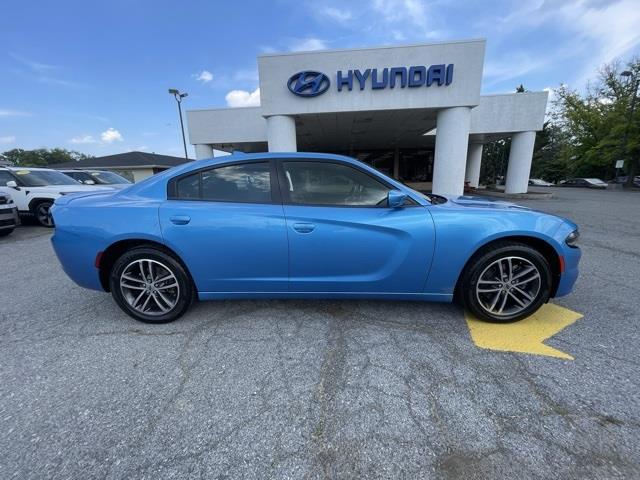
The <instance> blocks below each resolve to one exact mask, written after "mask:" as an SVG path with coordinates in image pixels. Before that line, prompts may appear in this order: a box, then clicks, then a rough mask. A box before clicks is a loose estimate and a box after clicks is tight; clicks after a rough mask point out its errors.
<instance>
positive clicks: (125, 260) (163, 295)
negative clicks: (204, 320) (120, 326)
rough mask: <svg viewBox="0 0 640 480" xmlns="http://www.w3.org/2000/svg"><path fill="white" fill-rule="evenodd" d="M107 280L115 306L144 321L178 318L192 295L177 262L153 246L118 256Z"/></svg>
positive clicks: (187, 306) (186, 274) (164, 320)
mask: <svg viewBox="0 0 640 480" xmlns="http://www.w3.org/2000/svg"><path fill="white" fill-rule="evenodd" d="M109 283H110V287H111V294H112V295H113V298H114V299H115V301H116V303H117V304H118V306H119V307H120V308H121V309H122V310H123V311H124V312H125V313H127V314H128V315H130V316H131V317H133V318H135V319H136V320H140V321H141V322H146V323H167V322H172V321H173V320H176V319H178V318H179V317H181V316H182V315H183V314H184V313H185V312H186V311H187V309H188V308H189V306H190V305H191V302H192V301H193V299H194V297H195V289H194V288H193V284H192V282H191V279H190V277H189V275H188V273H187V272H186V270H185V269H184V267H183V266H182V265H181V264H180V262H178V261H177V260H176V259H174V258H173V257H172V256H171V255H168V254H167V253H165V252H163V251H161V250H158V249H155V248H152V247H139V248H134V249H132V250H130V251H128V252H125V253H124V254H123V255H122V256H120V258H118V260H116V262H115V264H114V265H113V268H112V270H111V274H110V277H109Z"/></svg>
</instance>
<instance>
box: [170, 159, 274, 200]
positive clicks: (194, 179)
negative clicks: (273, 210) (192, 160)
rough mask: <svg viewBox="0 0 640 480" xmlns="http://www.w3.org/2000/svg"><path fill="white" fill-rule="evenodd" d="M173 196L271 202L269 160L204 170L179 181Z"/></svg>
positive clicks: (187, 198) (195, 198) (185, 198)
mask: <svg viewBox="0 0 640 480" xmlns="http://www.w3.org/2000/svg"><path fill="white" fill-rule="evenodd" d="M173 195H174V196H172V198H177V199H180V200H209V201H217V202H234V203H270V202H271V172H270V168H269V163H267V162H257V163H243V164H238V165H227V166H223V167H217V168H211V169H208V170H202V171H200V172H196V173H194V174H192V175H188V176H186V177H182V178H179V179H178V180H177V181H176V184H175V189H174V194H173Z"/></svg>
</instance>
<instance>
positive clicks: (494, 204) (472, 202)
mask: <svg viewBox="0 0 640 480" xmlns="http://www.w3.org/2000/svg"><path fill="white" fill-rule="evenodd" d="M446 198H447V200H449V202H451V203H452V204H453V205H455V206H460V207H472V208H490V209H497V210H505V209H507V210H523V211H531V209H530V208H528V207H523V206H521V205H517V204H515V203H511V202H505V201H504V200H496V199H493V198H488V197H477V196H475V195H473V196H472V195H463V196H458V197H455V196H446Z"/></svg>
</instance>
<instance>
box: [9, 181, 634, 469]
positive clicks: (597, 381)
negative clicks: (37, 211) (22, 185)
mask: <svg viewBox="0 0 640 480" xmlns="http://www.w3.org/2000/svg"><path fill="white" fill-rule="evenodd" d="M553 191H554V193H555V194H556V198H555V199H551V200H534V201H521V202H519V203H521V204H525V205H528V206H532V207H534V208H536V209H539V210H544V211H548V212H552V213H557V214H560V215H563V216H568V217H570V218H572V219H573V220H574V221H576V222H577V223H578V224H579V225H580V228H581V232H582V242H581V245H582V248H583V260H582V264H581V266H582V270H581V276H580V279H579V281H578V284H577V286H576V290H575V292H574V293H573V294H572V295H570V296H568V297H565V298H561V299H556V300H554V303H555V304H557V305H560V306H562V307H565V308H568V309H570V310H572V311H575V312H579V313H580V314H582V315H583V318H581V319H580V320H578V321H577V322H575V323H572V324H571V325H569V326H568V327H567V328H565V329H564V330H562V331H560V332H559V333H557V334H556V335H554V336H553V337H551V338H550V339H549V340H547V341H546V343H547V345H549V346H552V347H555V348H556V349H559V350H561V351H563V352H566V353H568V354H570V355H571V356H572V357H574V360H567V359H561V358H555V357H548V356H539V355H530V354H525V353H514V352H500V351H494V350H487V349H483V348H479V347H478V346H476V345H475V344H474V341H473V340H472V338H471V336H470V333H469V328H468V326H467V323H466V322H465V318H464V313H463V311H462V310H461V309H460V308H459V307H457V306H455V305H440V304H426V303H400V302H365V301H343V302H333V301H224V302H208V303H200V304H198V305H196V307H195V308H193V309H192V310H191V311H190V312H189V313H188V314H187V315H186V316H185V317H184V318H182V319H181V320H179V321H177V322H175V323H173V324H168V325H161V326H151V325H145V324H141V323H138V322H136V321H134V320H132V319H131V318H129V317H127V316H126V315H125V314H124V313H122V312H121V311H120V310H119V309H118V308H117V306H116V305H115V303H114V302H113V301H112V300H111V297H110V296H109V295H107V294H102V293H99V292H91V291H87V290H83V289H81V288H79V287H76V286H75V285H74V284H73V283H72V282H71V281H70V280H68V279H67V277H66V276H65V275H64V273H63V272H62V270H61V268H60V266H59V265H58V262H57V260H56V259H55V257H54V253H53V251H52V249H51V246H50V243H49V236H50V231H48V230H45V229H41V228H39V227H36V226H26V227H22V228H20V229H19V230H17V231H16V232H14V234H13V235H11V236H9V237H7V238H3V239H0V262H1V265H2V270H1V271H2V275H0V312H1V313H0V320H1V321H2V335H1V337H0V338H1V343H2V345H1V346H0V351H1V352H2V368H1V370H0V432H1V433H0V478H2V479H14V478H15V479H26V478H78V479H91V478H106V479H125V478H126V479H131V478H148V479H160V478H186V477H189V478H193V477H200V478H301V477H305V478H352V477H356V476H360V477H366V478H417V477H421V478H632V477H635V478H637V477H638V476H640V373H639V367H640V357H639V355H638V352H639V347H640V342H639V338H640V333H639V329H638V324H639V322H640V313H639V308H638V303H639V300H640V287H639V285H638V282H639V279H640V252H639V247H640V194H639V193H632V192H631V193H628V192H622V191H590V190H581V189H575V190H574V189H559V188H556V189H553ZM496 335H498V336H499V335H501V333H500V332H498V333H497V334H496Z"/></svg>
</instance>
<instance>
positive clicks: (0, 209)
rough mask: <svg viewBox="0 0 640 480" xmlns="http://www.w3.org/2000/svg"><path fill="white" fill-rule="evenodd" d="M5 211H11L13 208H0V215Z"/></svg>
mask: <svg viewBox="0 0 640 480" xmlns="http://www.w3.org/2000/svg"><path fill="white" fill-rule="evenodd" d="M5 213H13V208H0V215H2V214H5Z"/></svg>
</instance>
